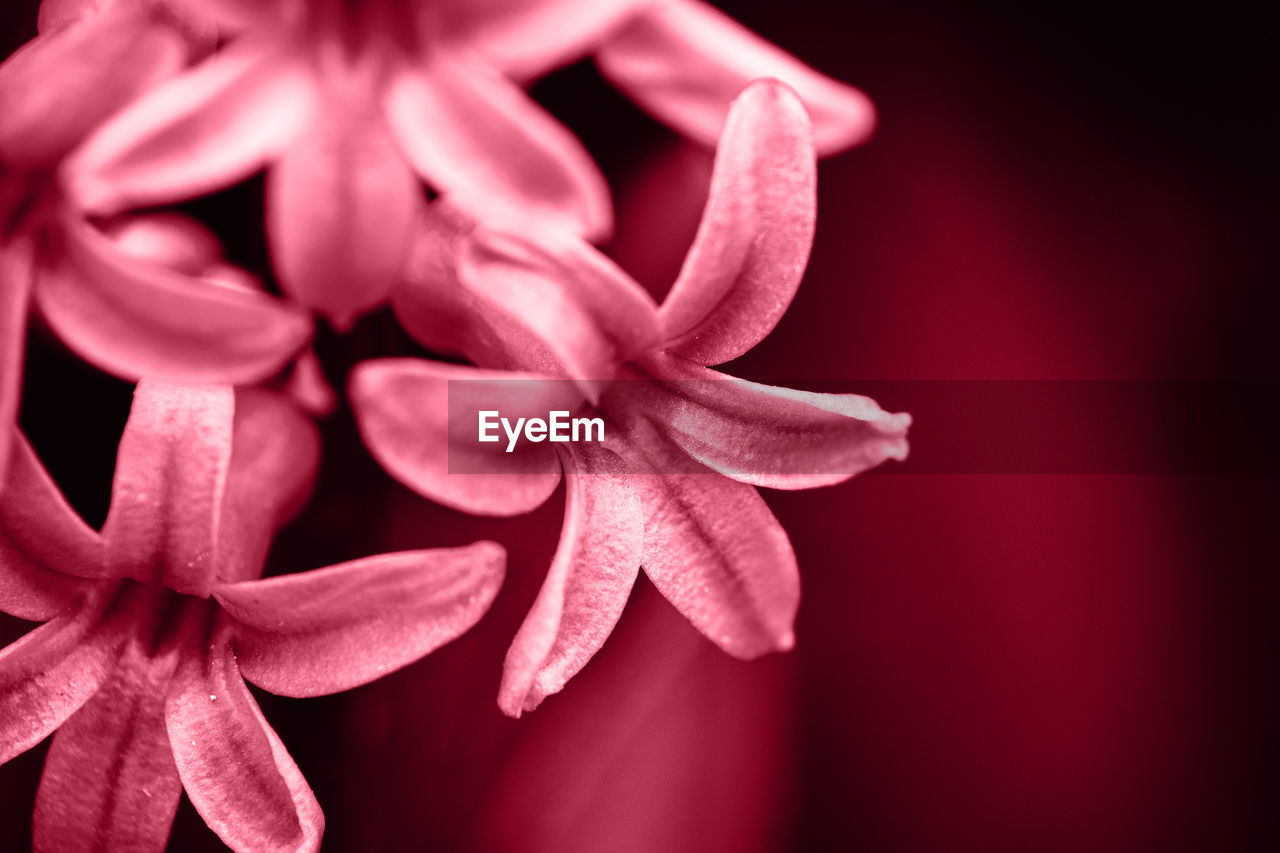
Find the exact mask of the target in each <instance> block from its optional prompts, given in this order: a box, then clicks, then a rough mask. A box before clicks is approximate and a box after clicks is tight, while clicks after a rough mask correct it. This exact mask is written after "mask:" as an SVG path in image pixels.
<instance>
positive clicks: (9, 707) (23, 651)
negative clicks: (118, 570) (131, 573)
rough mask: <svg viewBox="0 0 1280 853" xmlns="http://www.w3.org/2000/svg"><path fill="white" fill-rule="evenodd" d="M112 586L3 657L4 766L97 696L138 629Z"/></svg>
mask: <svg viewBox="0 0 1280 853" xmlns="http://www.w3.org/2000/svg"><path fill="white" fill-rule="evenodd" d="M138 618H139V613H138V611H137V608H136V602H135V599H133V598H131V597H129V596H127V595H121V594H119V588H118V587H116V586H115V585H111V586H109V587H107V588H104V589H101V590H98V591H96V593H95V594H94V595H92V596H90V597H89V598H87V599H85V600H84V603H83V604H82V605H81V606H80V607H78V608H76V609H75V610H73V611H70V612H68V613H65V614H63V615H61V616H57V617H55V618H54V619H52V620H50V621H48V622H46V623H44V624H43V625H41V626H40V627H39V628H36V629H35V630H34V631H32V632H30V633H29V634H27V635H25V636H24V637H23V638H22V639H20V640H18V641H17V642H16V643H14V644H12V645H10V646H6V647H5V648H4V650H2V651H0V764H2V763H4V762H6V761H8V760H9V759H11V758H13V757H14V756H15V755H19V754H21V753H23V752H26V751H27V750H28V749H30V748H31V747H33V746H35V745H36V744H37V743H39V742H40V741H42V740H44V739H45V738H46V737H48V735H49V734H50V733H51V732H53V730H54V729H56V728H58V726H60V725H62V723H63V722H64V721H65V720H66V719H67V718H68V717H70V716H71V715H72V714H74V713H75V712H76V711H77V710H78V709H79V708H80V706H81V705H83V704H84V703H85V702H87V701H88V700H89V697H91V696H93V694H94V693H96V692H97V690H98V688H99V686H101V685H102V683H103V682H104V681H105V680H106V679H107V677H108V676H109V675H110V674H111V671H112V669H113V668H114V667H115V665H116V659H117V657H118V655H119V649H120V646H121V644H122V643H123V642H124V641H125V640H126V639H127V638H128V636H129V634H130V633H131V631H132V630H133V628H134V627H135V626H136V624H137V622H138Z"/></svg>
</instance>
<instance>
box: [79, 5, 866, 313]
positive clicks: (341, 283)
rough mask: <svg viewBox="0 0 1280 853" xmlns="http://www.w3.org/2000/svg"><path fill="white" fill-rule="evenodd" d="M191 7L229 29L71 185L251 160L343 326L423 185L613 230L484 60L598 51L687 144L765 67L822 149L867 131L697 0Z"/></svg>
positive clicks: (777, 54)
mask: <svg viewBox="0 0 1280 853" xmlns="http://www.w3.org/2000/svg"><path fill="white" fill-rule="evenodd" d="M189 2H190V4H191V5H193V6H194V7H197V8H199V9H201V10H202V11H206V12H208V13H209V14H211V15H214V16H216V17H217V18H218V19H219V20H220V21H221V22H222V23H223V24H224V26H227V27H229V28H233V29H235V28H239V29H241V30H243V34H242V35H241V36H240V37H239V39H238V40H236V41H235V42H234V43H233V44H232V45H231V46H230V47H229V48H227V49H226V50H225V51H224V52H222V53H220V54H218V55H217V56H215V57H213V59H211V60H210V61H208V62H206V63H203V64H201V65H200V66H197V67H196V68H195V69H193V70H192V71H190V72H188V73H187V74H185V75H182V76H180V77H178V78H177V79H175V80H173V81H171V82H169V83H168V84H165V85H161V86H159V87H157V88H156V89H155V90H154V91H153V92H151V93H149V94H148V95H147V96H145V97H143V98H141V99H140V100H139V101H138V102H137V103H136V104H134V105H133V106H132V107H131V108H130V109H128V110H126V111H124V112H123V113H122V114H121V115H119V116H118V117H117V118H116V119H115V120H114V121H112V122H111V123H110V124H109V125H108V126H107V127H105V128H104V129H103V130H102V131H101V133H99V134H98V135H97V136H96V138H95V139H94V140H93V141H92V142H91V143H90V144H89V145H88V146H86V148H85V149H84V150H83V151H82V152H81V154H80V155H79V156H78V157H77V158H76V162H75V164H74V167H73V168H72V169H71V170H70V171H71V172H72V178H73V185H74V186H75V188H76V192H77V195H78V197H79V198H80V199H81V200H82V202H83V203H84V204H86V205H87V206H89V207H90V208H91V209H93V210H97V211H106V212H115V211H118V210H120V209H123V208H125V207H128V206H130V205H145V204H152V203H157V202H168V201H172V200H175V199H180V198H185V197H190V196H192V195H197V194H199V193H202V192H206V191H209V190H211V189H214V188H217V187H221V186H224V185H226V184H229V183H231V182H234V181H236V180H239V179H241V178H243V177H246V176H247V175H249V174H251V173H253V172H255V171H257V170H258V169H260V168H262V167H263V166H266V167H267V226H268V237H269V241H270V244H271V248H272V258H273V262H274V265H275V268H276V271H277V273H278V275H279V277H280V280H281V283H282V285H283V287H284V289H285V290H286V291H287V292H288V293H290V294H292V295H293V296H294V297H296V298H297V299H299V300H300V301H301V302H303V303H304V304H306V305H308V306H311V307H313V308H315V309H317V310H318V311H320V312H321V313H323V314H325V315H327V316H328V317H329V319H330V320H331V321H332V322H334V324H335V325H337V326H338V327H340V328H341V327H344V326H346V325H347V324H349V323H350V322H351V320H352V318H353V317H354V316H355V315H356V314H358V313H360V312H361V311H365V310H368V309H369V308H371V307H373V306H375V305H377V304H379V303H381V302H382V301H383V300H385V298H386V296H387V293H388V292H389V290H390V288H391V286H392V284H393V282H394V281H395V279H396V277H397V275H398V273H399V269H400V265H401V263H402V261H403V259H404V254H405V251H406V248H407V246H408V244H409V234H410V230H411V228H412V224H413V222H414V221H415V217H416V213H417V211H418V208H419V207H420V206H421V204H422V200H421V192H420V190H419V188H418V186H417V178H418V177H420V178H421V179H423V180H424V181H426V182H427V184H429V185H430V186H431V187H432V188H434V189H435V190H436V191H437V192H439V193H441V194H443V195H444V196H445V197H447V198H448V199H449V200H450V202H451V203H452V204H453V205H455V206H456V207H458V208H460V209H463V210H465V211H467V212H468V213H470V214H471V215H473V216H475V217H477V218H480V219H482V220H484V221H488V222H494V221H499V220H511V219H515V220H516V221H518V222H534V221H536V222H543V223H547V222H550V223H555V224H558V225H560V226H563V227H566V228H569V229H571V230H574V231H576V232H578V233H581V234H584V235H586V236H588V237H599V236H602V235H604V234H606V233H607V232H608V231H609V230H610V228H611V212H610V204H609V197H608V188H607V187H606V185H605V182H604V179H603V177H602V176H601V175H600V174H599V172H598V170H597V169H596V168H595V165H594V163H593V162H592V161H591V158H590V157H589V155H588V154H587V152H586V151H585V150H584V149H583V148H582V146H581V144H580V143H579V142H578V141H577V139H576V138H575V137H574V136H573V135H572V134H571V133H569V132H568V131H567V130H566V129H565V128H564V127H562V126H561V125H560V124H558V123H557V122H556V121H555V120H554V119H552V118H551V117H550V116H549V115H547V114H546V113H545V112H543V111H542V110H541V108H539V107H538V106H537V105H536V104H535V103H534V102H533V101H532V100H531V99H529V98H528V97H527V96H526V95H525V94H524V93H523V92H522V91H521V90H520V89H519V88H518V87H517V86H516V85H514V84H513V83H512V82H511V81H510V80H508V79H507V77H506V76H504V74H502V73H501V71H500V70H499V69H502V70H506V71H508V72H510V73H512V74H514V75H516V76H518V77H520V78H527V77H529V76H531V75H532V74H534V73H541V72H544V71H546V70H548V69H549V68H550V67H553V66H554V65H556V64H559V63H562V62H564V61H567V60H569V59H572V58H575V57H576V56H577V55H580V54H582V53H584V52H586V51H588V50H592V49H594V50H596V51H597V55H598V58H599V61H600V63H601V66H602V68H604V69H605V70H606V72H607V73H608V74H609V75H610V76H611V78H612V79H615V80H617V81H619V83H620V85H622V86H623V88H624V89H625V90H626V91H628V92H630V93H631V94H633V96H635V97H637V98H638V99H639V100H640V102H641V103H642V104H644V105H646V106H647V107H648V108H649V109H651V110H652V111H653V112H654V113H655V114H657V115H659V116H660V117H662V118H664V120H667V121H670V122H671V123H672V124H674V125H675V126H676V127H678V128H680V129H682V130H684V131H686V132H688V133H690V134H691V135H693V136H695V137H697V138H702V139H708V138H714V136H715V134H716V132H717V131H718V129H719V126H720V124H721V123H722V122H723V118H724V110H725V105H726V104H727V102H728V101H729V99H730V98H731V97H732V96H733V95H734V94H736V92H737V91H738V90H739V89H740V88H741V87H742V85H744V84H745V83H746V82H748V81H749V80H751V79H754V78H755V77H758V76H761V75H763V74H774V75H777V76H780V77H783V78H785V79H789V80H792V81H793V82H794V83H795V84H796V85H797V86H798V87H799V88H800V89H801V90H802V92H803V93H804V95H805V96H806V97H810V98H812V100H813V103H814V106H815V109H817V110H818V111H819V115H820V116H821V122H820V127H821V128H822V134H821V135H822V143H823V145H824V147H825V148H831V149H833V148H837V147H841V146H843V145H846V144H849V143H851V142H853V141H857V140H859V139H861V138H862V137H864V136H865V135H866V133H867V132H868V131H869V129H870V126H871V123H872V115H873V112H872V109H871V107H870V104H869V102H868V101H867V99H866V98H865V97H864V96H863V95H862V94H861V93H859V92H857V91H856V90H854V89H851V88H849V87H846V86H843V85H841V84H838V83H836V82H834V81H831V80H828V79H827V78H825V77H822V76H821V75H819V74H817V73H816V72H813V71H812V70H810V69H808V68H806V67H805V66H804V65H802V64H801V63H799V62H798V61H797V60H795V59H793V58H791V57H789V56H787V55H786V54H784V53H782V52H781V51H779V50H777V49H776V48H773V47H772V46H770V45H768V44H767V43H765V42H763V41H761V40H760V39H758V38H757V37H755V36H753V35H751V34H750V33H748V32H747V31H745V30H743V29H742V28H741V27H739V26H737V25H736V24H734V23H733V22H732V21H730V20H729V19H727V18H725V17H724V16H723V15H720V14H719V13H717V12H715V11H714V10H711V9H709V8H707V7H705V6H703V5H702V4H691V3H662V4H656V5H655V4H652V3H648V2H637V0H625V2H619V0H610V1H609V2H603V3H585V2H581V0H559V2H531V1H530V0H521V2H487V3H475V2H459V1H458V0H429V1H428V0H420V1H419V2H414V0H376V2H366V3H361V4H358V5H357V4H352V3H345V2H340V0H311V1H310V2H304V0H264V2H258V0H189ZM698 45H705V46H698ZM708 52H709V53H708ZM695 78H696V79H695ZM415 173H416V174H415Z"/></svg>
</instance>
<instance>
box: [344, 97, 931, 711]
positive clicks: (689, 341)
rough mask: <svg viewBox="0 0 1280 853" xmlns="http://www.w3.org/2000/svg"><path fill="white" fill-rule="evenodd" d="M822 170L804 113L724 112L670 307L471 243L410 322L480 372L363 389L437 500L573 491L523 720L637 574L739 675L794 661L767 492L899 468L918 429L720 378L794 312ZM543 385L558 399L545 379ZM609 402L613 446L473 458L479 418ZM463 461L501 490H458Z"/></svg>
mask: <svg viewBox="0 0 1280 853" xmlns="http://www.w3.org/2000/svg"><path fill="white" fill-rule="evenodd" d="M814 171H815V169H814V152H813V147H812V136H811V130H810V125H809V121H808V118H807V116H806V114H805V111H804V108H803V106H802V105H801V103H800V101H799V99H798V98H797V97H796V96H795V94H794V93H793V92H792V91H791V90H790V89H789V88H787V87H786V86H785V85H783V84H780V83H778V82H776V81H761V82H758V83H756V84H754V85H752V86H751V87H749V88H748V89H747V90H746V92H745V93H744V94H743V95H742V96H741V97H740V98H739V99H738V100H737V101H736V102H735V104H734V106H733V108H732V110H731V112H730V115H729V119H728V122H727V124H726V127H725V131H724V135H723V137H722V140H721V144H720V149H719V151H718V154H717V160H716V166H715V172H714V175H713V177H712V185H711V193H710V197H709V200H708V203H707V209H706V212H705V213H704V216H703V220H702V224H701V227H700V229H699V232H698V235H697V238H696V240H695V242H694V245H693V247H692V249H691V250H690V252H689V255H688V258H687V259H686V262H685V266H684V269H683V270H682V272H681V274H680V277H679V279H678V280H677V281H676V283H675V285H674V286H673V287H672V290H671V293H670V294H669V295H668V297H667V299H666V300H665V302H664V303H663V305H662V307H661V308H660V309H659V308H656V307H655V306H653V304H652V303H651V302H649V301H648V297H647V295H646V294H645V293H644V292H643V291H642V290H641V289H640V288H639V286H638V285H636V284H635V283H634V282H632V281H630V280H629V279H628V278H627V277H626V276H625V274H624V273H622V272H621V271H620V270H618V269H617V268H616V267H614V266H612V264H610V263H609V262H608V261H606V260H605V259H604V258H603V257H602V256H599V255H598V254H596V253H594V251H593V250H591V249H590V248H589V247H587V246H585V245H582V244H573V243H571V242H569V241H567V240H563V239H562V240H560V242H558V243H555V244H553V245H552V246H551V247H550V248H548V247H546V246H543V245H539V244H538V243H537V242H536V241H535V240H534V239H525V238H523V237H516V236H512V235H497V234H492V233H489V232H486V231H483V230H480V229H477V230H475V231H473V232H472V233H471V234H470V235H468V236H463V237H458V238H456V240H457V245H456V247H455V252H456V254H457V269H456V277H453V276H450V275H449V274H448V273H449V271H448V270H444V271H443V274H442V271H441V270H439V269H438V267H439V264H437V269H435V270H433V271H432V272H430V273H428V274H427V275H426V276H424V277H423V278H422V279H420V280H419V281H417V282H416V283H415V284H414V285H413V286H412V287H410V288H407V289H406V292H405V293H404V294H403V295H401V296H398V297H397V299H396V304H397V308H398V309H399V310H400V313H401V318H402V320H403V321H404V322H405V324H406V327H407V328H409V329H410V330H411V331H413V332H415V334H417V335H418V336H419V337H420V339H422V341H423V342H424V343H425V344H427V345H428V346H431V347H436V348H441V349H450V350H454V351H458V352H461V353H462V354H464V355H467V356H468V357H470V358H471V359H472V360H473V361H475V362H476V363H477V364H479V365H481V366H482V367H480V368H473V367H464V366H454V365H444V364H439V363H434V362H428V361H423V360H414V359H387V360H381V361H372V362H365V363H364V364H362V365H360V366H359V367H357V369H356V371H355V372H354V373H353V375H352V380H351V387H350V394H351V398H352V403H353V406H354V407H355V410H356V414H357V417H358V419H359V422H360V427H361V431H362V434H363V435H364V437H365V441H366V443H367V444H368V446H369V448H370V450H371V452H372V453H373V454H374V456H375V457H377V459H378V460H379V461H380V462H381V463H382V465H383V466H384V467H385V468H386V469H387V470H388V471H389V472H390V473H391V474H392V475H393V476H395V477H396V478H397V479H399V480H400V481H402V482H404V483H405V484H406V485H408V486H410V487H411V488H413V489H415V490H416V491H418V492H419V493H420V494H422V495H424V496H427V497H430V498H432V499H435V500H438V501H440V502H442V503H445V504H448V505H450V506H453V507H455V508H458V509H462V510H464V511H469V512H476V513H481V514H491V515H511V514H515V513H520V512H525V511H528V510H530V509H532V508H534V507H536V506H538V505H539V504H540V503H542V502H543V501H544V500H546V498H547V497H548V496H549V495H550V494H551V492H552V491H553V490H554V489H555V488H556V486H557V484H558V483H559V481H560V478H561V470H562V469H563V472H564V476H565V479H566V481H567V487H566V488H567V493H566V507H565V516H564V527H563V531H562V535H561V541H560V546H559V548H558V550H557V552H556V554H555V557H554V559H553V562H552V566H551V569H550V572H549V574H548V576H547V580H546V583H545V585H544V586H543V588H542V591H541V593H540V595H539V597H538V600H537V601H536V602H535V604H534V606H533V609H532V610H531V611H530V613H529V615H528V617H527V618H526V620H525V622H524V625H523V626H522V627H521V629H520V631H519V633H518V634H517V635H516V638H515V641H514V642H513V644H512V646H511V648H510V650H509V652H508V655H507V660H506V665H505V668H504V673H503V682H502V687H501V689H500V694H499V704H500V705H501V707H502V709H503V710H504V711H506V712H507V713H508V714H511V715H513V716H518V715H519V714H520V712H521V711H522V710H530V709H532V708H534V707H536V706H537V705H538V703H539V702H540V701H541V700H542V699H543V698H544V697H546V696H547V695H549V694H551V693H555V692H557V691H558V690H560V689H561V688H563V686H564V685H565V683H566V682H567V681H568V680H569V678H571V677H572V676H573V675H574V674H575V673H576V672H578V670H580V669H581V668H582V666H583V665H585V663H586V662H587V660H588V659H590V657H591V656H592V655H593V654H594V653H595V652H596V651H597V650H598V649H599V648H600V646H601V645H602V644H603V643H604V641H605V639H606V638H607V637H608V635H609V633H610V631H611V630H612V628H613V625H614V623H615V622H616V621H617V619H618V617H619V615H620V614H621V612H622V608H623V606H624V605H625V603H626V600H627V596H628V594H629V592H630V590H631V587H632V585H633V583H634V581H635V578H636V576H637V573H638V570H639V568H640V567H641V566H643V567H644V570H645V572H646V574H647V575H648V576H649V578H650V579H651V580H652V581H653V583H654V584H655V585H656V586H657V587H658V589H659V590H661V591H662V593H663V594H664V595H665V596H666V597H667V599H668V600H669V601H671V603H672V604H674V605H675V606H676V608H678V609H679V610H680V612H681V613H683V614H684V615H685V616H686V617H687V618H688V619H689V620H690V622H692V623H693V625H694V626H696V627H697V628H698V629H699V630H700V631H701V632H702V633H703V634H705V635H706V636H707V637H708V638H709V639H711V640H712V641H713V642H715V643H716V644H717V645H719V646H720V647H721V648H722V649H724V650H725V651H727V652H729V653H730V654H732V655H735V656H738V657H742V658H752V657H756V656H758V655H761V654H764V653H766V652H769V651H774V650H784V649H787V648H790V646H791V645H792V643H793V642H794V640H793V635H792V624H793V622H794V617H795V612H796V608H797V605H798V602H799V576H798V573H797V568H796V561H795V555H794V554H793V552H792V550H791V546H790V543H789V542H788V540H787V536H786V533H785V532H784V531H783V530H782V528H781V526H780V525H779V524H778V522H777V520H776V519H775V518H774V517H773V515H772V513H770V511H769V509H768V507H767V506H766V505H765V503H764V501H763V499H761V497H760V495H759V494H758V492H757V491H756V490H755V488H754V486H768V487H772V488H783V489H798V488H810V487H814V486H822V485H829V484H832V483H836V482H840V481H842V480H845V479H848V478H849V477H851V476H853V475H854V474H856V473H858V472H860V471H863V470H865V469H867V468H870V467H873V466H875V465H877V464H879V463H880V462H882V461H883V460H885V459H902V458H905V456H906V453H907V443H906V430H907V427H908V425H909V424H910V417H909V416H907V415H905V414H897V415H894V414H889V413H886V412H884V411H883V410H881V409H880V407H879V406H878V405H876V404H875V403H874V402H873V401H871V400H869V399H867V398H865V397H860V396H857V395H852V394H816V393H810V392H803V391H792V390H789V389H785V388H773V387H769V386H764V385H758V384H755V383H750V382H744V381H741V380H736V379H733V378H731V377H727V376H725V375H724V374H720V373H717V372H716V371H713V370H710V369H708V368H707V367H705V366H704V365H708V364H716V363H720V362H723V361H727V360H729V359H732V358H735V357H736V356H738V355H740V354H742V353H743V352H746V351H747V350H748V349H750V348H751V347H752V346H754V345H755V344H756V343H757V342H758V341H759V340H760V339H761V338H763V337H764V336H765V335H766V334H768V332H769V331H770V330H771V329H772V328H773V326H774V325H775V324H776V323H777V321H778V319H779V318H780V317H781V315H782V313H783V312H784V311H785V309H786V307H787V305H788V304H789V303H790V301H791V299H792V297H793V296H794V293H795V290H796V287H797V286H798V284H799V282H800V278H801V275H802V273H803V270H804V266H805V262H806V260H807V257H808V252H809V247H810V244H811V242H812V238H813V220H814ZM538 237H539V238H540V239H543V240H550V239H554V236H553V235H550V234H545V235H538ZM431 254H432V256H434V257H439V256H440V255H441V253H440V252H438V251H436V252H433V253H431ZM619 363H621V368H620V369H619V368H616V367H613V365H617V364H619ZM491 368H500V369H498V370H494V369H491ZM516 371H519V372H516ZM530 371H534V372H530ZM538 371H541V373H539V372H538ZM540 376H541V377H542V378H544V379H546V378H548V377H560V378H561V381H542V382H538V381H531V380H537V379H539V377H540ZM564 377H568V378H569V379H572V380H577V381H568V380H567V379H564ZM626 379H639V380H642V381H638V382H627V381H622V380H626ZM451 380H473V381H472V382H470V383H459V382H456V381H455V383H454V385H453V387H452V388H450V384H449V383H450V381H451ZM451 395H455V396H451ZM597 402H598V406H597V409H598V410H597V411H595V412H592V413H593V414H597V415H600V416H603V417H605V418H607V419H608V426H607V428H606V429H605V436H606V441H605V443H604V444H596V443H590V442H577V443H567V444H558V445H552V444H550V443H546V444H527V445H525V448H526V449H525V450H524V452H522V453H518V454H512V455H511V456H508V455H506V454H504V453H503V452H502V450H501V449H499V450H498V452H497V453H494V452H492V448H494V445H481V444H479V443H477V442H476V423H477V421H476V413H477V412H478V410H480V409H497V410H499V411H501V413H502V414H503V415H504V416H509V417H510V418H511V419H512V420H514V419H515V418H517V417H520V416H525V415H541V416H544V417H545V415H546V413H547V412H550V411H554V410H578V411H582V410H589V409H590V406H591V404H596V403H597ZM451 412H452V413H465V414H466V416H465V417H462V418H458V417H456V416H452V417H451ZM513 456H514V460H513V459H512V457H513ZM451 462H452V463H453V464H455V465H456V466H457V467H459V468H461V469H464V470H467V471H489V472H492V473H486V474H482V475H478V476H469V475H466V474H451V473H449V470H450V463H451Z"/></svg>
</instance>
